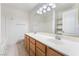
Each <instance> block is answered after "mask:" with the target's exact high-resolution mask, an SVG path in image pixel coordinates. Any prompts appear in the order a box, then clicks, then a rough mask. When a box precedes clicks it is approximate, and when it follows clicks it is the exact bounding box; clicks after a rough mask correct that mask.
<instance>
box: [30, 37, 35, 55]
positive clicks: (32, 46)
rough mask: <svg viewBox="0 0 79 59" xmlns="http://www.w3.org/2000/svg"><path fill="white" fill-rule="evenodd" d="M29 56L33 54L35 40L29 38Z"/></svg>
mask: <svg viewBox="0 0 79 59" xmlns="http://www.w3.org/2000/svg"><path fill="white" fill-rule="evenodd" d="M30 56H35V40H34V39H32V38H30Z"/></svg>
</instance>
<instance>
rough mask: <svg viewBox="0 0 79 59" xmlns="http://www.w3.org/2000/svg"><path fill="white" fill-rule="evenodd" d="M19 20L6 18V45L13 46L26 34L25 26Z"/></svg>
mask: <svg viewBox="0 0 79 59" xmlns="http://www.w3.org/2000/svg"><path fill="white" fill-rule="evenodd" d="M22 21H23V20H20V19H13V18H11V17H8V18H7V21H6V31H7V37H8V43H9V44H14V43H16V42H17V41H19V40H21V39H23V37H24V34H25V32H26V24H25V23H23V22H22Z"/></svg>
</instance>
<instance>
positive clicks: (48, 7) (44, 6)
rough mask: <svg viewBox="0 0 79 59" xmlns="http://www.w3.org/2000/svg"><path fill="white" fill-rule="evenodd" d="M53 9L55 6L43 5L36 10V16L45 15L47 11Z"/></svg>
mask: <svg viewBox="0 0 79 59" xmlns="http://www.w3.org/2000/svg"><path fill="white" fill-rule="evenodd" d="M55 7H56V5H55V4H54V3H48V4H45V5H43V6H42V7H40V8H39V9H38V10H37V14H43V13H46V12H47V11H51V10H52V9H53V8H55Z"/></svg>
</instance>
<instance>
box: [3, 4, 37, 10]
mask: <svg viewBox="0 0 79 59" xmlns="http://www.w3.org/2000/svg"><path fill="white" fill-rule="evenodd" d="M37 4H38V3H3V4H2V5H5V6H8V7H11V8H17V9H20V10H24V11H30V10H32V9H33V8H34V7H35V6H36V5H37Z"/></svg>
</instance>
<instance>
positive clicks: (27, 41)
mask: <svg viewBox="0 0 79 59" xmlns="http://www.w3.org/2000/svg"><path fill="white" fill-rule="evenodd" d="M29 48H30V41H29V37H28V36H27V39H26V50H27V52H28V54H29V52H30V49H29Z"/></svg>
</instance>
